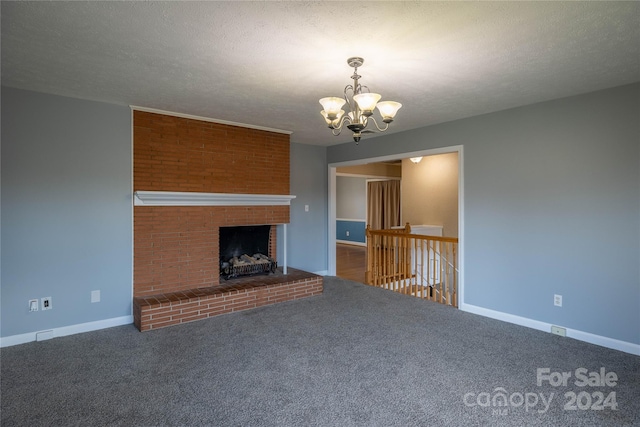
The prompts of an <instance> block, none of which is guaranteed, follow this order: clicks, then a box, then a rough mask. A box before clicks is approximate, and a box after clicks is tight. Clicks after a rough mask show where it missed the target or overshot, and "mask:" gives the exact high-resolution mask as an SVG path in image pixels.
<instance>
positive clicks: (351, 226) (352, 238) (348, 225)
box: [336, 219, 366, 243]
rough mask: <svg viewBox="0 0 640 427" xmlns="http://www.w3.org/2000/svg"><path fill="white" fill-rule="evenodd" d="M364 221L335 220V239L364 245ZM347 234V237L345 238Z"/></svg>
mask: <svg viewBox="0 0 640 427" xmlns="http://www.w3.org/2000/svg"><path fill="white" fill-rule="evenodd" d="M365 227H366V221H364V220H363V221H345V220H340V219H338V220H336V239H338V240H347V241H349V242H358V243H365ZM347 232H349V235H348V236H347Z"/></svg>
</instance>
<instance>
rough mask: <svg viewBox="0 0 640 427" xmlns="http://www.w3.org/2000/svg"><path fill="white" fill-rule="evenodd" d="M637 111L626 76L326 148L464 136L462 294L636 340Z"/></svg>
mask: <svg viewBox="0 0 640 427" xmlns="http://www.w3.org/2000/svg"><path fill="white" fill-rule="evenodd" d="M434 107H435V108H437V106H434ZM639 119H640V84H633V85H627V86H622V87H618V88H613V89H608V90H603V91H598V92H594V93H589V94H585V95H580V96H575V97H570V98H564V99H559V100H554V101H549V102H544V103H539V104H535V105H530V106H525V107H521V108H514V109H510V110H505V111H501V112H497V113H492V114H487V115H482V116H477V117H472V118H469V119H463V120H458V121H454V122H449V123H444V124H441V125H436V126H430V127H426V128H421V129H416V130H412V131H408V132H403V133H397V134H389V135H386V134H385V135H383V136H380V137H376V138H370V139H369V138H368V139H366V140H365V139H363V141H361V142H360V144H359V145H357V146H356V145H355V144H353V143H350V144H341V145H337V146H332V147H329V148H328V150H327V161H328V162H329V163H335V162H341V161H347V160H356V159H363V158H371V157H376V156H383V155H392V154H398V153H406V152H411V151H418V150H424V149H430V148H439V147H450V146H455V145H463V146H464V159H463V168H464V191H465V193H464V242H465V253H464V256H465V264H464V269H465V300H464V302H465V303H466V304H472V305H475V306H479V307H483V308H487V309H492V310H497V311H499V312H503V313H509V314H514V315H517V316H522V317H525V318H528V319H533V320H538V321H541V322H548V323H552V324H557V325H563V326H566V327H568V328H572V329H576V330H580V331H583V332H588V333H592V334H596V335H600V336H605V337H609V338H614V339H618V340H622V341H626V342H631V343H635V344H638V343H640V326H639V325H640V271H639V269H638V260H639V259H640V152H639V151H640V150H639V146H640V126H639V125H638V123H639ZM399 120H400V119H399ZM554 294H561V295H563V297H564V301H563V302H564V306H563V307H562V308H558V307H554V306H553V295H554Z"/></svg>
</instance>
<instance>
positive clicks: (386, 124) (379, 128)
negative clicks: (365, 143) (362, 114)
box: [368, 117, 389, 132]
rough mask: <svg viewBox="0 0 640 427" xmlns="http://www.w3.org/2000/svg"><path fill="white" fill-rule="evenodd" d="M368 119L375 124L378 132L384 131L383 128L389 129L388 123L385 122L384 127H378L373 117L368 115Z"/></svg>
mask: <svg viewBox="0 0 640 427" xmlns="http://www.w3.org/2000/svg"><path fill="white" fill-rule="evenodd" d="M368 119H369V120H371V121H372V122H373V123H374V124H375V125H376V128H378V130H379V131H380V132H384V131H385V130H387V129H389V123H385V124H384V127H380V126H378V122H377V121H376V119H375V117H368Z"/></svg>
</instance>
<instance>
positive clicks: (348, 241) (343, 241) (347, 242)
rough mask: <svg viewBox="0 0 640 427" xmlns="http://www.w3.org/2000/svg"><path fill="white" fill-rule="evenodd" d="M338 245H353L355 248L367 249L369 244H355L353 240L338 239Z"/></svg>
mask: <svg viewBox="0 0 640 427" xmlns="http://www.w3.org/2000/svg"><path fill="white" fill-rule="evenodd" d="M336 243H342V244H343V245H353V246H364V247H366V246H367V244H366V243H363V242H353V241H351V240H337V239H336Z"/></svg>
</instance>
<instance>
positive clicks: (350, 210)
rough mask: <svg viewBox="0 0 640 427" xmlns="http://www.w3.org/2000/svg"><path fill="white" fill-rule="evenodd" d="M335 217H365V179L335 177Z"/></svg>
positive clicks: (363, 218) (364, 218)
mask: <svg viewBox="0 0 640 427" xmlns="http://www.w3.org/2000/svg"><path fill="white" fill-rule="evenodd" d="M336 217H337V218H344V219H361V220H366V219H367V179H366V178H358V177H354V176H337V177H336Z"/></svg>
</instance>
